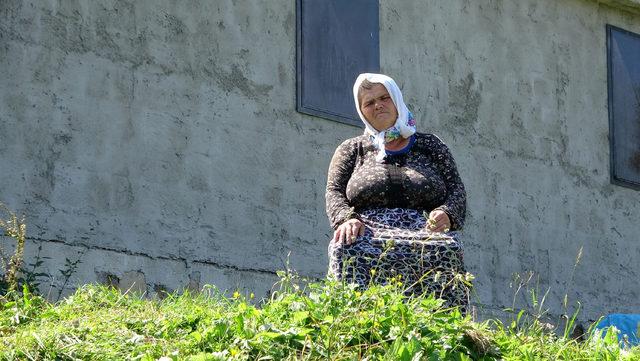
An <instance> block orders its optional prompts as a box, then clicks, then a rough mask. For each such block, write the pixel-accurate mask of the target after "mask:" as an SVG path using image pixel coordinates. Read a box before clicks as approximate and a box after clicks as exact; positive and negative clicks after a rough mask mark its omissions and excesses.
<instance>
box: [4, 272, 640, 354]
mask: <svg viewBox="0 0 640 361" xmlns="http://www.w3.org/2000/svg"><path fill="white" fill-rule="evenodd" d="M277 289H278V291H276V292H274V293H273V294H272V297H271V298H270V299H269V300H263V301H261V302H256V300H253V299H252V297H251V296H250V295H247V296H243V295H239V294H238V293H235V294H234V295H233V296H231V297H225V295H223V294H222V293H221V292H218V291H217V290H216V289H215V288H213V287H210V288H206V289H205V291H204V292H202V293H201V294H197V295H196V294H188V293H183V294H180V295H178V294H174V295H169V296H168V297H166V298H165V299H163V300H158V299H154V300H149V299H145V298H144V297H141V296H139V295H132V294H122V293H120V292H119V291H117V290H114V289H111V288H107V287H103V286H96V285H87V286H84V287H81V288H80V289H78V290H77V291H76V292H75V294H73V295H71V296H69V297H68V298H66V299H64V300H62V301H60V302H58V303H56V304H52V303H49V302H47V301H45V300H43V299H42V298H40V297H38V296H35V295H31V294H29V293H28V291H26V290H25V291H26V292H23V293H17V292H12V293H9V294H7V295H5V296H4V297H2V298H1V299H0V303H1V307H0V308H1V314H0V359H1V360H24V359H39V360H44V359H50V360H74V359H91V360H94V359H95V360H102V359H104V360H121V359H133V360H157V359H159V358H161V357H167V358H169V359H174V360H183V359H186V360H228V359H233V360H325V359H335V360H357V359H368V360H496V359H504V360H638V359H640V350H638V349H635V348H634V349H630V350H626V351H625V350H622V349H620V347H619V346H618V342H617V339H616V335H615V334H614V333H613V332H610V333H609V334H608V335H606V337H604V338H601V337H598V336H597V335H593V336H591V337H588V339H587V341H586V342H577V341H573V340H570V339H567V338H565V337H561V336H557V335H556V334H555V333H553V332H550V331H549V330H548V329H547V328H546V327H545V325H544V324H542V323H540V322H538V321H537V320H536V319H535V318H529V319H527V320H524V319H523V318H521V319H519V320H515V321H514V322H513V323H511V324H509V325H504V324H503V323H501V322H499V321H487V322H484V323H476V322H473V321H471V319H470V318H469V317H465V316H463V315H462V314H460V312H458V311H457V310H456V309H445V308H443V307H442V302H441V301H440V300H437V299H434V298H432V297H416V298H406V297H404V296H403V295H402V292H401V289H400V287H399V285H397V282H396V284H395V285H389V286H384V287H382V286H373V287H371V288H369V289H368V290H366V291H362V292H360V291H358V290H356V289H355V288H353V287H350V286H345V285H342V284H340V283H337V282H331V281H327V282H322V283H314V284H310V285H308V286H307V287H305V289H304V290H302V289H301V287H300V286H298V285H297V283H296V280H295V277H294V276H293V275H292V274H290V273H283V274H282V280H281V282H280V284H279V286H278V287H277ZM521 315H522V314H521Z"/></svg>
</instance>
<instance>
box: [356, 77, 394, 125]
mask: <svg viewBox="0 0 640 361" xmlns="http://www.w3.org/2000/svg"><path fill="white" fill-rule="evenodd" d="M360 99H361V100H360V111H361V112H362V115H364V117H365V119H367V121H368V122H369V124H371V126H373V127H374V128H376V130H377V131H379V132H381V131H383V130H385V129H388V128H390V127H391V126H393V125H394V124H395V123H396V119H398V110H397V109H396V106H395V104H393V100H391V96H390V95H389V92H388V91H387V88H385V87H384V85H382V84H375V85H374V86H373V87H372V88H371V89H361V90H360Z"/></svg>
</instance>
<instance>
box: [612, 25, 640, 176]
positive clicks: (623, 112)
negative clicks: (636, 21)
mask: <svg viewBox="0 0 640 361" xmlns="http://www.w3.org/2000/svg"><path fill="white" fill-rule="evenodd" d="M607 49H608V67H609V69H608V70H609V71H608V73H609V79H608V81H609V128H610V130H609V131H610V135H611V177H612V180H613V182H614V183H616V184H620V185H625V186H629V187H632V188H640V35H638V34H634V33H631V32H629V31H626V30H622V29H619V28H616V27H613V26H610V25H608V26H607Z"/></svg>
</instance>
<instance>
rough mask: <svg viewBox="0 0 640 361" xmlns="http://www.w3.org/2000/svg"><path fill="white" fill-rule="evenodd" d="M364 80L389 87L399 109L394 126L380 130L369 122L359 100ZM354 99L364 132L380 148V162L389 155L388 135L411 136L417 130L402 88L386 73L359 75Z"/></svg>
mask: <svg viewBox="0 0 640 361" xmlns="http://www.w3.org/2000/svg"><path fill="white" fill-rule="evenodd" d="M364 80H368V81H369V82H371V83H377V84H382V85H384V87H385V88H386V89H387V92H389V95H390V96H391V100H392V101H393V104H395V106H396V110H397V111H398V119H396V122H395V124H394V125H393V126H392V127H390V128H388V129H385V130H383V131H381V132H379V131H377V130H376V128H374V127H373V126H372V125H371V124H369V122H368V121H367V119H365V117H364V115H363V114H362V111H361V110H360V102H359V101H358V90H359V89H360V84H362V82H363V81H364ZM353 99H354V100H355V102H356V109H357V110H358V115H359V116H360V120H362V122H363V123H364V125H365V130H364V133H365V134H369V135H370V136H371V138H372V141H373V144H374V145H375V146H376V148H377V149H378V154H377V155H376V160H377V161H378V162H382V161H383V160H384V157H385V156H386V155H387V153H386V151H385V148H384V145H385V143H387V138H388V135H392V136H395V135H396V134H399V135H400V136H402V137H403V138H409V137H410V136H412V135H413V134H414V133H415V132H416V122H415V120H414V119H413V116H412V115H411V112H409V109H408V108H407V106H406V104H405V103H404V100H402V92H400V88H398V85H397V84H396V82H395V81H394V80H393V79H391V78H390V77H388V76H386V75H384V74H375V73H363V74H360V75H358V78H357V79H356V82H355V84H353ZM388 133H389V134H388Z"/></svg>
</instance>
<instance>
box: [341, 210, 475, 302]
mask: <svg viewBox="0 0 640 361" xmlns="http://www.w3.org/2000/svg"><path fill="white" fill-rule="evenodd" d="M359 218H360V220H362V222H363V223H364V225H365V234H364V236H361V237H358V239H357V240H356V242H355V243H353V244H351V245H344V244H338V243H336V242H330V244H329V276H330V277H335V278H337V279H338V280H344V281H346V282H348V283H356V284H358V285H359V286H361V287H366V286H367V285H369V284H370V283H372V282H373V283H378V284H386V283H387V282H388V281H389V280H390V279H391V278H393V277H396V278H399V279H400V280H401V282H402V285H403V287H405V294H407V295H422V294H425V293H426V294H431V293H433V294H435V296H436V297H439V298H442V299H444V300H445V305H446V306H460V309H461V310H462V311H463V312H465V311H466V308H467V306H468V303H469V287H468V286H467V284H466V282H463V280H464V277H465V275H466V271H465V269H464V264H463V259H462V246H461V244H460V242H459V241H458V240H457V238H458V234H457V233H456V232H449V233H446V234H443V233H433V232H430V231H428V230H426V228H425V227H426V219H425V217H424V216H423V215H422V213H421V212H419V211H416V210H413V209H402V208H379V209H371V210H367V211H365V212H362V213H361V214H359ZM397 276H400V277H397Z"/></svg>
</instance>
